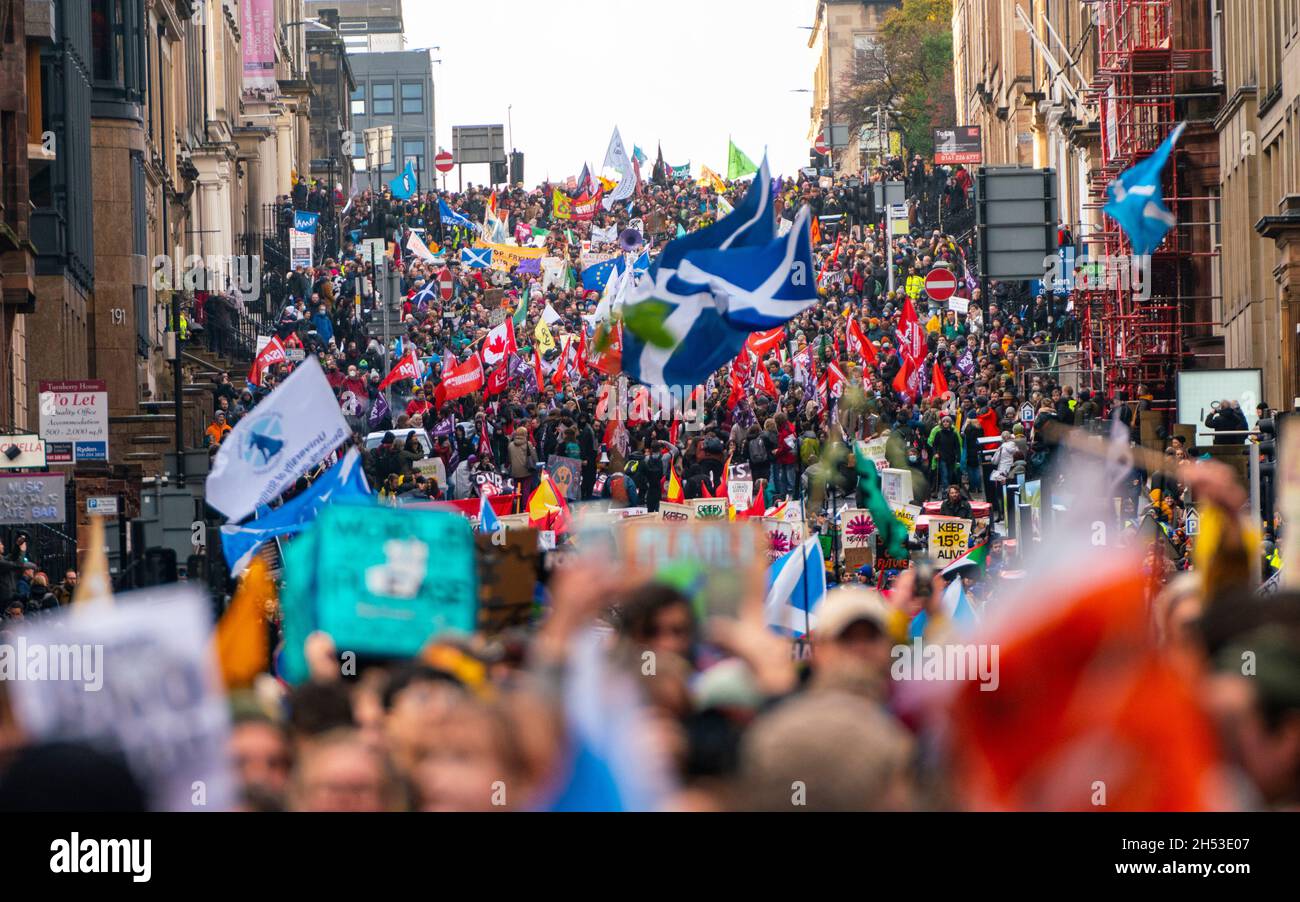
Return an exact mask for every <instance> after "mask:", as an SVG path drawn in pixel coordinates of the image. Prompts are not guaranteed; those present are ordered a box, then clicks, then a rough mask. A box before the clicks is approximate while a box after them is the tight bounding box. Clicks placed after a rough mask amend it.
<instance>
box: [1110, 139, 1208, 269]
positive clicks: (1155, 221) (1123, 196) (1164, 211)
mask: <svg viewBox="0 0 1300 902" xmlns="http://www.w3.org/2000/svg"><path fill="white" fill-rule="evenodd" d="M1186 125H1187V123H1185V122H1180V123H1178V127H1177V128H1175V129H1174V130H1173V131H1172V132H1170V133H1169V136H1168V137H1167V138H1165V139H1164V140H1163V141H1161V142H1160V146H1159V147H1157V148H1156V149H1155V153H1153V154H1151V156H1149V157H1147V158H1146V159H1145V160H1143V161H1142V162H1141V163H1138V164H1137V165H1136V166H1133V167H1132V168H1131V169H1125V170H1124V171H1123V172H1121V173H1120V174H1119V178H1117V179H1115V181H1113V182H1111V183H1110V184H1109V185H1108V186H1106V196H1107V197H1109V198H1110V201H1109V202H1108V203H1107V204H1106V206H1105V207H1103V208H1102V209H1103V210H1104V211H1105V212H1106V215H1108V216H1109V217H1110V218H1111V219H1113V220H1115V221H1116V222H1118V223H1119V225H1120V228H1122V229H1123V230H1124V234H1125V235H1127V236H1128V240H1129V243H1130V244H1131V245H1132V246H1133V253H1134V254H1137V255H1139V256H1141V255H1145V254H1150V253H1153V252H1154V251H1155V249H1156V248H1157V247H1159V246H1160V242H1162V241H1164V240H1165V235H1166V234H1167V233H1168V232H1169V230H1170V229H1172V228H1173V227H1174V225H1175V222H1176V220H1175V219H1174V214H1173V213H1170V212H1169V208H1168V207H1166V206H1165V201H1164V197H1163V195H1162V194H1161V190H1160V177H1161V172H1162V171H1163V170H1164V168H1165V162H1166V161H1167V160H1168V159H1169V155H1170V154H1171V153H1172V152H1173V149H1174V145H1175V144H1176V143H1178V136H1179V135H1181V134H1182V133H1183V128H1184V127H1185V126H1186Z"/></svg>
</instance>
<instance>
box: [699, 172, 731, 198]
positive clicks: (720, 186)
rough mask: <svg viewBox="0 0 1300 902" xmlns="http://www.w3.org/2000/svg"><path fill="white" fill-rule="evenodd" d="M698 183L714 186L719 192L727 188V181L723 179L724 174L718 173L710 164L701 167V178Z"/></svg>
mask: <svg viewBox="0 0 1300 902" xmlns="http://www.w3.org/2000/svg"><path fill="white" fill-rule="evenodd" d="M697 184H700V185H709V186H712V188H713V190H714V191H717V192H718V193H719V194H721V193H722V192H724V191H726V190H727V183H726V182H724V181H723V180H722V176H720V175H718V174H717V173H716V172H714V171H713V170H712V169H710V168H709V167H708V166H701V167H700V179H699V182H698V183H697Z"/></svg>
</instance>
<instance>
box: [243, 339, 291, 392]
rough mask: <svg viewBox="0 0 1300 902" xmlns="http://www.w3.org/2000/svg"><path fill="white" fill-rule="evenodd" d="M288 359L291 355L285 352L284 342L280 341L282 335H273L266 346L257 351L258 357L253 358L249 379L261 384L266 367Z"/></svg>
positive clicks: (255, 383)
mask: <svg viewBox="0 0 1300 902" xmlns="http://www.w3.org/2000/svg"><path fill="white" fill-rule="evenodd" d="M288 359H289V355H288V354H286V353H285V352H284V343H283V342H281V341H280V336H278V335H272V336H271V340H270V341H268V342H267V343H266V346H265V347H263V348H262V350H260V351H258V352H257V357H256V359H254V360H253V369H252V370H251V371H250V372H249V374H248V381H249V382H251V383H253V384H254V385H261V384H262V371H263V370H264V369H266V368H267V367H268V366H275V365H276V364H277V363H284V362H285V361H286V360H288Z"/></svg>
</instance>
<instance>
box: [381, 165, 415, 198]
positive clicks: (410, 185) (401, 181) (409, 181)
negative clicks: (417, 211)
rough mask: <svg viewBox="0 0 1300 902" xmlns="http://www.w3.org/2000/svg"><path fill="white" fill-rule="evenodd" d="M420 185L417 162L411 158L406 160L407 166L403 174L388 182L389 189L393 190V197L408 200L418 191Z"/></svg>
mask: <svg viewBox="0 0 1300 902" xmlns="http://www.w3.org/2000/svg"><path fill="white" fill-rule="evenodd" d="M419 187H420V184H419V182H418V181H417V180H416V177H415V164H414V163H412V162H411V161H410V160H407V161H406V168H405V169H403V170H402V174H401V175H399V176H398V177H397V178H395V179H393V180H392V181H391V182H389V183H388V190H389V191H392V192H393V197H395V198H397V199H398V200H406V199H407V198H408V197H410V196H411V195H412V194H414V193H415V192H416V189H418V188H419Z"/></svg>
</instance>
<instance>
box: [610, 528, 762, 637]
mask: <svg viewBox="0 0 1300 902" xmlns="http://www.w3.org/2000/svg"><path fill="white" fill-rule="evenodd" d="M618 544H619V557H620V562H621V566H622V568H623V569H622V572H623V573H626V574H627V575H628V578H629V580H630V581H631V582H637V581H640V580H643V579H655V580H656V581H659V582H664V583H667V584H668V585H671V586H673V587H674V588H677V589H680V590H681V591H683V592H685V593H686V594H687V595H688V596H689V597H690V598H691V600H692V602H693V603H694V605H695V608H696V613H697V614H698V615H699V616H700V617H704V616H724V617H734V616H736V613H737V611H738V610H739V607H740V604H741V602H742V600H744V599H747V598H748V599H751V600H754V601H758V600H759V599H762V597H763V594H764V585H765V583H766V574H767V560H766V555H765V554H764V550H763V549H764V544H765V539H764V536H763V531H762V527H760V526H759V525H758V524H757V523H752V522H741V523H727V522H721V523H719V522H713V521H705V522H699V521H696V522H693V523H688V524H675V523H674V524H667V523H654V522H651V521H644V522H640V521H632V522H630V523H629V525H628V528H627V529H626V530H624V531H623V532H622V534H621V535H620V537H619V539H618Z"/></svg>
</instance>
